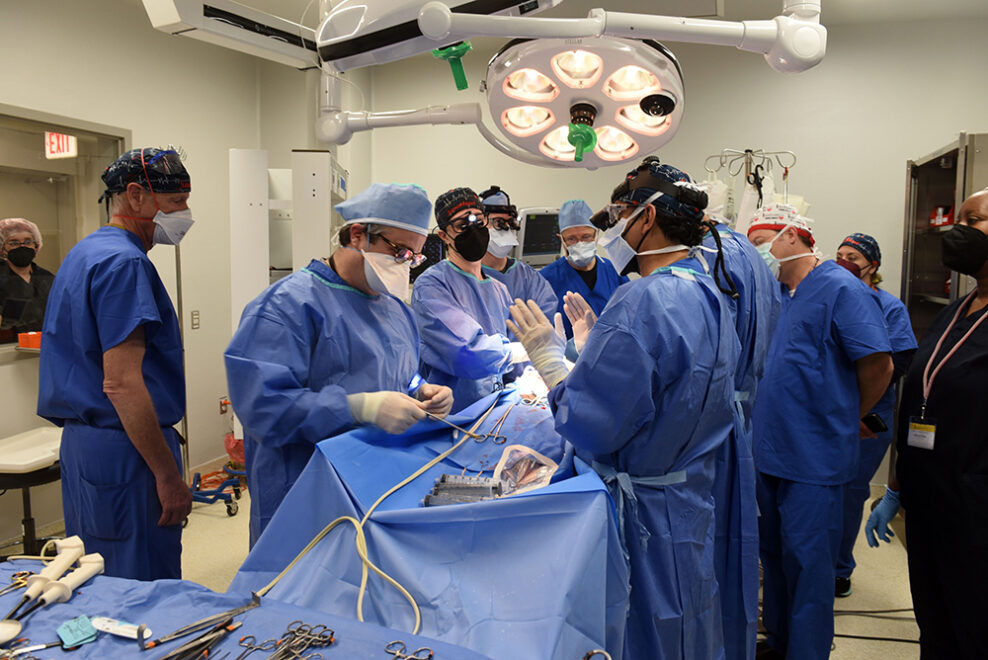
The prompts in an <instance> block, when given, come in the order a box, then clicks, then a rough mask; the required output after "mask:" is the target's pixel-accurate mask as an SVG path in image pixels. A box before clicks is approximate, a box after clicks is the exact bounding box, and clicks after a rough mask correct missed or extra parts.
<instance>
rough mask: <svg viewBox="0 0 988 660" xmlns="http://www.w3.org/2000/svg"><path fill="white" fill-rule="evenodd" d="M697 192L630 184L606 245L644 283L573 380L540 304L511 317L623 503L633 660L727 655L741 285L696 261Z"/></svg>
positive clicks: (567, 430)
mask: <svg viewBox="0 0 988 660" xmlns="http://www.w3.org/2000/svg"><path fill="white" fill-rule="evenodd" d="M677 182H678V183H680V184H681V185H677ZM688 182H689V177H688V176H687V175H686V174H685V173H683V172H681V171H680V170H678V169H676V168H674V167H671V166H669V165H660V164H658V163H655V162H650V163H648V164H646V165H645V166H644V167H643V168H639V169H636V170H635V171H633V172H631V173H629V175H628V177H627V179H626V181H625V182H624V184H622V186H623V190H621V191H619V193H618V194H617V195H616V197H615V200H616V201H615V203H614V205H613V206H611V207H610V209H609V216H610V217H611V218H612V219H613V221H614V222H615V224H614V226H613V227H612V228H611V229H608V231H607V232H605V239H607V240H606V245H607V246H608V247H609V248H610V249H609V251H608V253H609V255H610V256H611V259H612V260H613V261H614V263H615V267H617V268H621V269H622V270H623V269H625V268H626V267H627V268H628V270H629V271H639V272H641V273H642V275H643V276H642V277H641V278H640V279H637V280H634V281H632V282H630V283H628V284H625V285H624V286H622V287H620V288H618V290H617V292H616V293H615V294H614V296H613V298H612V299H611V301H610V302H609V303H608V305H607V307H606V308H605V309H604V311H603V313H602V314H601V315H600V317H599V318H598V319H597V322H596V324H595V325H594V326H593V328H592V329H591V330H590V332H589V335H588V336H587V339H586V343H585V345H584V346H583V350H582V351H581V352H580V355H579V358H578V359H577V361H576V364H575V366H574V367H573V369H572V371H569V372H567V367H566V362H565V358H564V350H565V346H564V341H563V339H562V338H560V337H559V336H558V335H557V334H556V333H555V332H554V330H553V328H552V324H551V323H550V322H549V321H548V319H546V318H545V316H544V315H542V314H541V311H540V310H539V309H538V307H537V306H535V305H533V304H532V303H531V302H528V303H523V302H522V301H516V302H515V305H514V306H513V307H512V309H511V314H512V319H513V329H514V330H515V332H516V333H517V334H518V336H519V337H520V338H521V341H522V343H523V344H524V345H525V347H526V349H527V350H528V353H529V356H530V357H531V359H532V363H533V364H534V365H535V367H536V368H537V369H538V370H539V373H540V374H541V375H542V377H543V378H544V379H545V381H546V384H547V385H549V386H550V387H551V390H550V392H549V401H550V404H551V406H552V409H553V411H554V414H555V425H556V430H557V431H558V432H559V433H560V434H561V435H562V436H563V437H564V438H566V439H567V440H568V441H570V442H571V443H572V444H573V445H574V446H575V447H576V449H577V454H578V455H580V456H581V457H582V458H583V459H585V460H587V461H589V462H591V463H592V464H593V467H594V469H595V470H596V471H597V473H598V474H599V475H600V476H601V478H602V479H603V480H604V482H605V483H606V484H607V485H608V487H609V490H610V492H611V495H612V497H613V498H614V501H615V505H616V509H617V513H618V517H619V524H620V527H621V532H622V539H623V543H624V546H625V548H624V549H625V551H626V553H627V556H628V558H629V560H630V566H631V596H630V599H631V605H630V613H629V618H628V625H627V631H626V633H625V646H624V657H626V658H649V659H650V660H651V659H662V660H665V659H672V658H677V659H678V658H695V659H700V660H707V659H717V658H723V657H724V649H723V638H722V623H721V616H720V601H719V599H718V595H717V580H716V577H715V573H714V558H713V534H714V505H713V501H712V499H711V487H712V484H713V478H714V473H713V472H714V459H715V454H716V451H717V448H718V447H719V446H720V445H721V444H722V443H723V442H725V441H726V440H727V438H728V436H729V434H730V433H731V430H732V429H733V426H734V373H735V370H736V368H737V360H738V353H739V343H738V339H737V335H736V333H735V330H734V324H733V321H732V319H731V316H730V309H729V306H728V303H727V298H726V296H725V295H724V294H723V293H722V291H721V288H722V286H723V287H724V288H729V283H727V282H724V281H722V282H721V283H720V284H718V283H717V282H716V281H715V280H714V278H713V277H712V276H710V275H708V274H706V273H705V272H704V270H703V267H702V265H701V264H700V262H699V261H697V260H696V259H695V258H691V257H689V250H690V248H691V247H693V246H696V245H698V244H699V243H700V241H701V239H702V237H703V234H704V231H705V228H704V226H703V225H702V224H701V222H702V220H703V211H702V208H700V206H697V204H700V205H701V206H702V205H703V204H704V200H703V199H702V198H700V197H698V196H696V195H694V194H693V193H695V192H696V190H695V189H691V188H686V187H685V186H688V185H689V184H688ZM660 188H661V189H662V190H660ZM663 190H666V191H668V192H664V191H663ZM687 191H688V192H687ZM632 246H634V247H632Z"/></svg>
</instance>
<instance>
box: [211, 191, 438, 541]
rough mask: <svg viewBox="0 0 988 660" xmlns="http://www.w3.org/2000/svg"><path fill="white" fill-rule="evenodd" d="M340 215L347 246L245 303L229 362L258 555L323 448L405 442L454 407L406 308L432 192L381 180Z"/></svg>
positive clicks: (342, 237) (342, 206) (343, 244)
mask: <svg viewBox="0 0 988 660" xmlns="http://www.w3.org/2000/svg"><path fill="white" fill-rule="evenodd" d="M336 211H337V212H338V213H339V214H340V216H341V217H342V218H343V220H344V226H343V229H342V230H341V231H340V246H341V247H340V249H338V250H336V251H335V252H334V253H333V254H332V256H331V257H330V258H329V259H328V260H319V259H313V260H312V261H311V262H310V263H309V265H308V266H306V267H305V268H303V269H301V270H300V271H297V272H295V273H292V274H291V275H289V276H288V277H285V278H283V279H282V280H279V281H278V282H276V283H275V284H273V285H272V286H270V287H268V288H267V289H266V290H265V291H264V292H263V293H262V294H261V295H260V296H258V297H257V298H256V299H254V301H252V302H251V303H250V304H249V305H247V307H246V308H245V309H244V313H243V316H242V317H241V320H240V327H239V328H238V329H237V332H236V333H235V334H234V336H233V339H232V341H231V342H230V345H229V347H228V348H227V350H226V353H225V358H226V370H227V380H228V382H229V386H230V399H231V401H232V402H233V406H234V409H235V410H236V411H237V414H238V415H239V416H240V419H241V421H242V422H243V425H244V431H245V437H244V449H245V454H246V462H247V473H248V477H247V478H248V481H249V482H250V484H251V511H250V539H251V546H253V545H254V543H256V542H257V540H258V538H259V537H260V535H261V533H262V532H263V531H264V528H265V526H266V525H267V524H268V522H269V521H270V520H271V517H272V516H273V515H274V513H275V511H276V510H277V508H278V505H279V504H280V503H281V501H282V499H283V498H284V497H285V494H286V493H287V492H288V490H289V489H290V488H291V486H292V484H294V483H295V480H296V479H297V478H298V476H299V474H300V473H301V472H302V469H303V468H304V467H305V465H306V463H307V462H308V460H309V457H310V456H312V453H313V451H314V448H315V444H316V443H317V442H319V441H320V440H322V439H324V438H327V437H330V436H334V435H337V434H339V433H342V432H344V431H348V430H350V429H352V428H354V427H355V426H358V425H361V424H372V425H374V426H377V427H379V428H381V429H383V430H384V431H386V432H388V433H402V432H404V431H406V430H407V429H408V428H409V427H410V426H412V425H413V424H414V423H416V422H417V421H419V420H421V419H422V418H423V417H425V415H426V413H427V412H428V413H432V414H434V415H437V416H440V417H444V416H445V415H446V414H448V413H449V410H450V408H451V406H452V404H453V400H452V393H451V392H450V390H449V388H448V387H443V386H441V385H434V384H430V383H428V382H425V383H422V381H421V378H419V377H418V376H417V369H418V347H419V336H418V331H417V329H416V327H415V320H414V318H413V316H412V313H411V310H410V309H409V308H408V306H407V305H406V304H405V303H404V302H403V300H404V299H405V298H407V296H408V286H409V271H410V268H411V266H412V264H413V263H415V262H419V263H421V261H422V259H423V257H422V256H421V254H419V251H420V250H421V249H422V246H423V245H424V244H425V237H426V236H427V235H428V227H429V218H430V215H431V212H432V204H431V203H430V201H429V197H428V195H427V194H426V192H425V191H424V190H423V189H422V188H420V187H418V186H415V185H399V184H391V185H385V184H379V183H375V184H373V185H371V187H370V188H368V189H367V190H365V191H363V192H361V193H360V194H358V195H355V196H354V197H352V198H350V199H349V200H347V201H345V202H342V203H340V204H337V205H336Z"/></svg>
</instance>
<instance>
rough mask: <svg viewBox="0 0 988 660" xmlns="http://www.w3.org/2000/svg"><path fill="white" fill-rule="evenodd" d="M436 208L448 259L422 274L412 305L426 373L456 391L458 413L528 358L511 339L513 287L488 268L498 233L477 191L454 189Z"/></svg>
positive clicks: (498, 387)
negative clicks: (492, 240)
mask: <svg viewBox="0 0 988 660" xmlns="http://www.w3.org/2000/svg"><path fill="white" fill-rule="evenodd" d="M435 212H436V224H437V225H438V229H437V231H436V234H437V235H438V236H439V238H440V239H442V241H443V242H444V243H445V244H446V248H447V257H446V259H445V260H443V261H440V262H439V263H438V264H435V265H434V266H432V267H430V268H428V269H427V270H426V271H425V272H424V273H422V274H421V275H420V276H419V277H418V279H416V280H415V288H414V289H413V291H412V311H414V313H415V321H416V323H417V324H418V328H419V334H420V335H421V344H420V350H421V357H420V360H421V365H420V371H421V374H422V376H423V378H425V379H426V380H428V381H429V382H430V383H437V384H441V385H447V386H448V387H450V388H451V389H452V390H453V401H454V403H453V411H454V412H457V411H460V410H463V409H464V408H466V407H467V406H469V405H470V404H471V403H474V402H475V401H479V400H480V399H482V398H484V397H485V396H487V395H488V394H491V393H492V392H497V391H500V390H502V389H504V374H506V373H507V372H509V371H511V369H512V364H513V363H516V362H522V361H524V360H525V359H526V358H525V357H524V351H523V350H521V347H520V345H517V342H511V341H509V339H508V330H507V326H505V320H506V319H507V317H508V307H509V305H510V304H511V299H510V298H509V297H508V289H507V287H505V286H504V284H502V283H501V282H499V281H498V280H496V279H494V278H493V277H491V276H490V275H488V274H486V273H485V272H484V270H483V268H482V267H481V262H482V260H483V258H484V255H485V254H487V246H488V243H489V241H490V232H489V231H488V227H487V217H486V216H485V215H484V211H483V208H482V205H481V203H480V198H479V197H478V196H477V193H475V192H474V191H473V190H471V189H470V188H453V189H452V190H448V191H447V192H445V193H443V194H442V195H440V196H439V197H438V198H437V199H436V204H435ZM513 343H514V344H515V345H514V346H513V345H512V344H513Z"/></svg>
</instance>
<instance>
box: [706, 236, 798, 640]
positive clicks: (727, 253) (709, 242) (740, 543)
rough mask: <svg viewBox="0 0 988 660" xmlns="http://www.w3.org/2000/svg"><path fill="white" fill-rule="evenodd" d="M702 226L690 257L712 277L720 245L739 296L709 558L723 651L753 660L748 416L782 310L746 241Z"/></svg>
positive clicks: (754, 549) (754, 543) (754, 560)
mask: <svg viewBox="0 0 988 660" xmlns="http://www.w3.org/2000/svg"><path fill="white" fill-rule="evenodd" d="M707 220H708V221H711V222H715V223H716V224H715V225H714V227H713V229H711V230H709V231H708V232H707V234H706V235H705V236H704V238H703V243H702V247H701V248H700V249H699V250H697V251H695V253H694V254H695V255H696V257H697V259H699V260H701V262H702V263H703V264H704V270H705V271H706V272H708V273H710V274H711V275H715V276H716V275H717V274H719V268H720V267H719V265H718V263H717V257H716V255H717V248H718V240H717V239H719V243H720V247H721V248H722V251H723V262H722V263H723V268H724V270H725V271H726V272H727V274H729V275H730V279H731V281H732V282H733V283H734V285H735V287H736V289H737V293H738V297H737V298H736V299H735V300H734V301H733V304H732V306H731V311H732V318H733V321H734V327H735V330H736V331H737V335H738V340H739V341H740V343H741V355H740V358H739V360H738V368H737V371H736V373H735V377H734V398H735V407H736V409H737V410H736V412H737V414H736V415H735V428H734V431H733V432H732V434H731V438H730V440H729V441H728V442H725V443H724V444H723V445H721V447H720V450H719V451H718V453H717V471H716V476H715V480H714V489H713V493H714V502H715V504H716V513H717V516H716V519H717V532H716V536H715V544H714V552H715V561H716V564H715V565H716V568H717V582H718V585H719V586H720V595H721V610H722V613H723V617H724V648H725V651H726V653H727V658H728V660H745V659H750V658H753V657H754V654H755V643H756V641H757V632H758V504H757V502H756V497H755V465H754V459H753V457H752V453H751V409H752V406H753V404H754V401H755V395H756V393H757V391H758V382H759V380H760V379H761V377H762V373H763V372H764V370H765V359H766V356H767V355H768V349H769V344H770V343H771V340H772V333H773V331H774V330H775V324H776V322H777V321H778V317H779V310H780V306H781V304H782V302H781V297H780V291H779V283H778V281H777V280H776V279H775V277H774V276H773V275H772V272H771V271H770V270H769V269H768V266H767V265H766V264H765V262H764V260H763V259H762V258H761V256H759V254H758V251H757V250H756V249H755V248H754V246H753V245H752V244H751V243H750V242H749V241H748V239H747V238H746V237H745V236H744V235H742V234H738V233H737V232H734V231H731V229H730V228H729V227H728V226H727V225H725V224H723V223H721V222H716V221H713V220H712V219H711V218H709V217H708V218H707ZM715 233H716V235H715ZM739 550H740V552H738V551H739Z"/></svg>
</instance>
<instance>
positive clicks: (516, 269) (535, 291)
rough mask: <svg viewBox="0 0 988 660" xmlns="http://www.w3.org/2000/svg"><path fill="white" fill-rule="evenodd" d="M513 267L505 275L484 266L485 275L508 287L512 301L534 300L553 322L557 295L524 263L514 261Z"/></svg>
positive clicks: (540, 276)
mask: <svg viewBox="0 0 988 660" xmlns="http://www.w3.org/2000/svg"><path fill="white" fill-rule="evenodd" d="M511 262H512V263H511V265H510V266H508V268H507V270H505V271H504V272H503V273H502V272H501V271H499V270H497V269H496V268H491V267H489V266H482V268H483V270H484V274H485V275H487V276H489V277H493V278H494V279H495V280H497V281H499V282H501V283H503V284H504V286H506V287H508V295H509V296H511V300H512V301H514V299H515V298H521V299H522V300H534V301H535V302H536V303H537V304H538V306H539V309H541V310H542V312H543V313H544V314H545V315H546V316H547V317H548V318H549V320H550V321H551V320H552V317H553V315H554V314H555V313H556V306H557V301H556V294H555V292H554V291H553V290H552V287H551V286H549V282H548V280H546V279H545V278H544V277H542V275H540V274H539V271H537V270H535V269H534V268H532V267H531V266H529V265H528V264H526V263H525V262H524V261H520V260H518V259H512V260H511Z"/></svg>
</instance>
